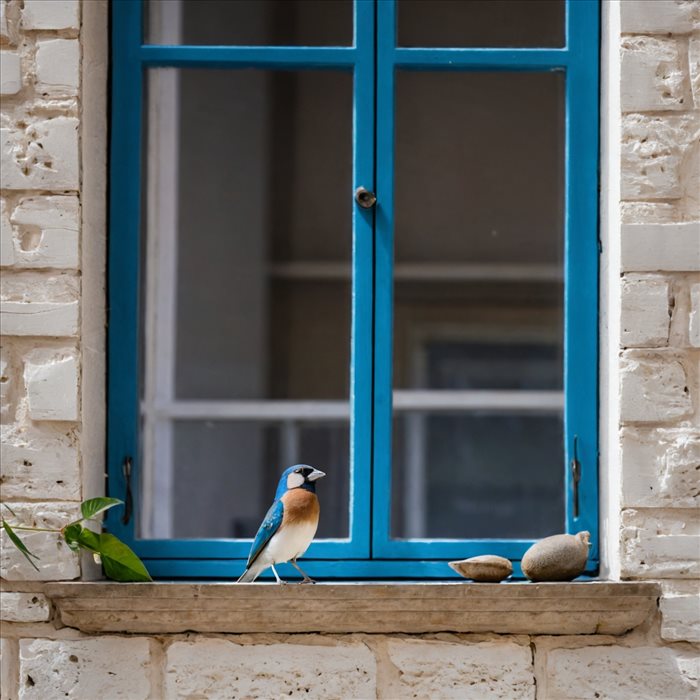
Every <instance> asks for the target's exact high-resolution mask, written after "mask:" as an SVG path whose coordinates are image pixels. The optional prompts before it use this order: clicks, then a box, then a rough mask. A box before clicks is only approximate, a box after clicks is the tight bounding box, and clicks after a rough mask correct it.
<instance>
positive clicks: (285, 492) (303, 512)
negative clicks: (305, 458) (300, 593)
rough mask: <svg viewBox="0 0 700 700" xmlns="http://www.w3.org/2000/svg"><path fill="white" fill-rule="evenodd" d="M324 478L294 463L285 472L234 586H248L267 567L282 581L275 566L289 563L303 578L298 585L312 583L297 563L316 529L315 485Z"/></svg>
mask: <svg viewBox="0 0 700 700" xmlns="http://www.w3.org/2000/svg"><path fill="white" fill-rule="evenodd" d="M324 476H326V475H325V473H324V472H322V471H320V470H319V469H314V468H313V467H310V466H309V465H308V464H295V465H294V466H293V467H289V468H288V469H285V471H284V472H283V473H282V476H281V477H280V480H279V483H278V484H277V491H276V492H275V500H274V502H273V504H272V505H271V506H270V509H269V510H268V511H267V514H266V515H265V518H264V520H263V521H262V524H261V525H260V527H259V528H258V532H257V534H256V535H255V539H254V540H253V546H252V547H251V548H250V554H249V555H248V563H247V564H246V568H245V571H244V572H243V574H242V575H241V577H240V578H239V579H238V581H237V583H252V582H253V581H255V579H256V578H257V577H258V576H260V574H261V573H262V572H263V571H265V569H267V568H268V567H272V572H273V573H274V575H275V578H276V579H277V583H286V581H283V580H282V579H281V578H280V577H279V574H278V573H277V569H275V564H281V563H283V562H291V563H292V566H293V567H294V568H295V569H296V570H297V571H298V572H299V573H300V574H301V575H302V576H303V577H304V578H303V580H302V581H301V583H316V582H315V581H314V580H313V579H312V578H311V577H310V576H308V575H307V574H306V572H304V571H303V570H302V568H301V567H300V566H299V564H297V558H298V557H301V556H302V555H303V554H304V552H305V551H306V550H307V549H308V548H309V545H310V544H311V541H312V540H313V538H314V535H315V534H316V528H317V527H318V516H319V514H320V512H321V508H320V505H319V503H318V498H317V497H316V482H317V481H318V480H319V479H322V478H323V477H324Z"/></svg>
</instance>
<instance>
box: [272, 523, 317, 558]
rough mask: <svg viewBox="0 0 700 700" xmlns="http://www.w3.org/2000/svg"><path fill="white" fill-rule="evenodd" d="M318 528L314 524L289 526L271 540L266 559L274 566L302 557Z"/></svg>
mask: <svg viewBox="0 0 700 700" xmlns="http://www.w3.org/2000/svg"><path fill="white" fill-rule="evenodd" d="M317 527H318V525H317V524H314V523H298V524H294V525H287V526H286V527H284V528H283V529H282V531H281V532H276V533H275V534H274V535H273V536H272V538H271V539H270V542H269V543H268V545H267V547H266V548H265V555H266V559H268V560H269V561H271V562H272V563H273V564H280V563H282V562H285V561H289V560H290V559H294V558H295V557H300V556H301V555H302V554H304V552H305V551H306V550H307V549H308V548H309V545H310V544H311V540H313V538H314V535H315V534H316V528H317Z"/></svg>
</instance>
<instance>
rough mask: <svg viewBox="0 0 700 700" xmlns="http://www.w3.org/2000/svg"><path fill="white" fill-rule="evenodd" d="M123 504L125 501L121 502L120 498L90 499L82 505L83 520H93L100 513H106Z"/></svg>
mask: <svg viewBox="0 0 700 700" xmlns="http://www.w3.org/2000/svg"><path fill="white" fill-rule="evenodd" d="M122 503H123V501H120V500H119V499H118V498H103V497H100V498H88V500H87V501H83V502H82V503H81V504H80V512H81V513H82V516H83V520H91V519H92V518H94V517H95V516H97V515H99V514H100V513H104V512H105V511H106V510H109V509H110V508H113V507H114V506H119V505H121V504H122Z"/></svg>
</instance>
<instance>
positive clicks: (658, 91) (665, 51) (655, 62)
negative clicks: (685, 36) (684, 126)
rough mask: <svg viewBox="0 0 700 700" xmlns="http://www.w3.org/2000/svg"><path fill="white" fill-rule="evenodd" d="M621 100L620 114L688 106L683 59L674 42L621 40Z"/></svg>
mask: <svg viewBox="0 0 700 700" xmlns="http://www.w3.org/2000/svg"><path fill="white" fill-rule="evenodd" d="M621 51H622V56H621V60H622V67H621V71H622V77H621V81H620V99H621V107H622V111H623V112H648V111H653V110H659V111H663V110H683V109H689V107H690V99H691V95H690V83H689V81H688V76H687V75H686V73H685V71H684V66H685V56H684V55H683V53H682V52H681V48H680V43H679V41H677V40H676V39H659V38H656V37H650V36H632V37H624V38H623V39H622V45H621Z"/></svg>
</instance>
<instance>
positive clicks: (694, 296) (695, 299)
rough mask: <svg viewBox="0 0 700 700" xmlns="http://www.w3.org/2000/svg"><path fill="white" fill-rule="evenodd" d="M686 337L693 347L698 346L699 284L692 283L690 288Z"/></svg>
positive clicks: (699, 320)
mask: <svg viewBox="0 0 700 700" xmlns="http://www.w3.org/2000/svg"><path fill="white" fill-rule="evenodd" d="M688 338H689V340H690V344H691V345H692V346H693V347H694V348H700V284H694V285H693V286H692V287H691V288H690V315H689V319H688Z"/></svg>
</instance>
